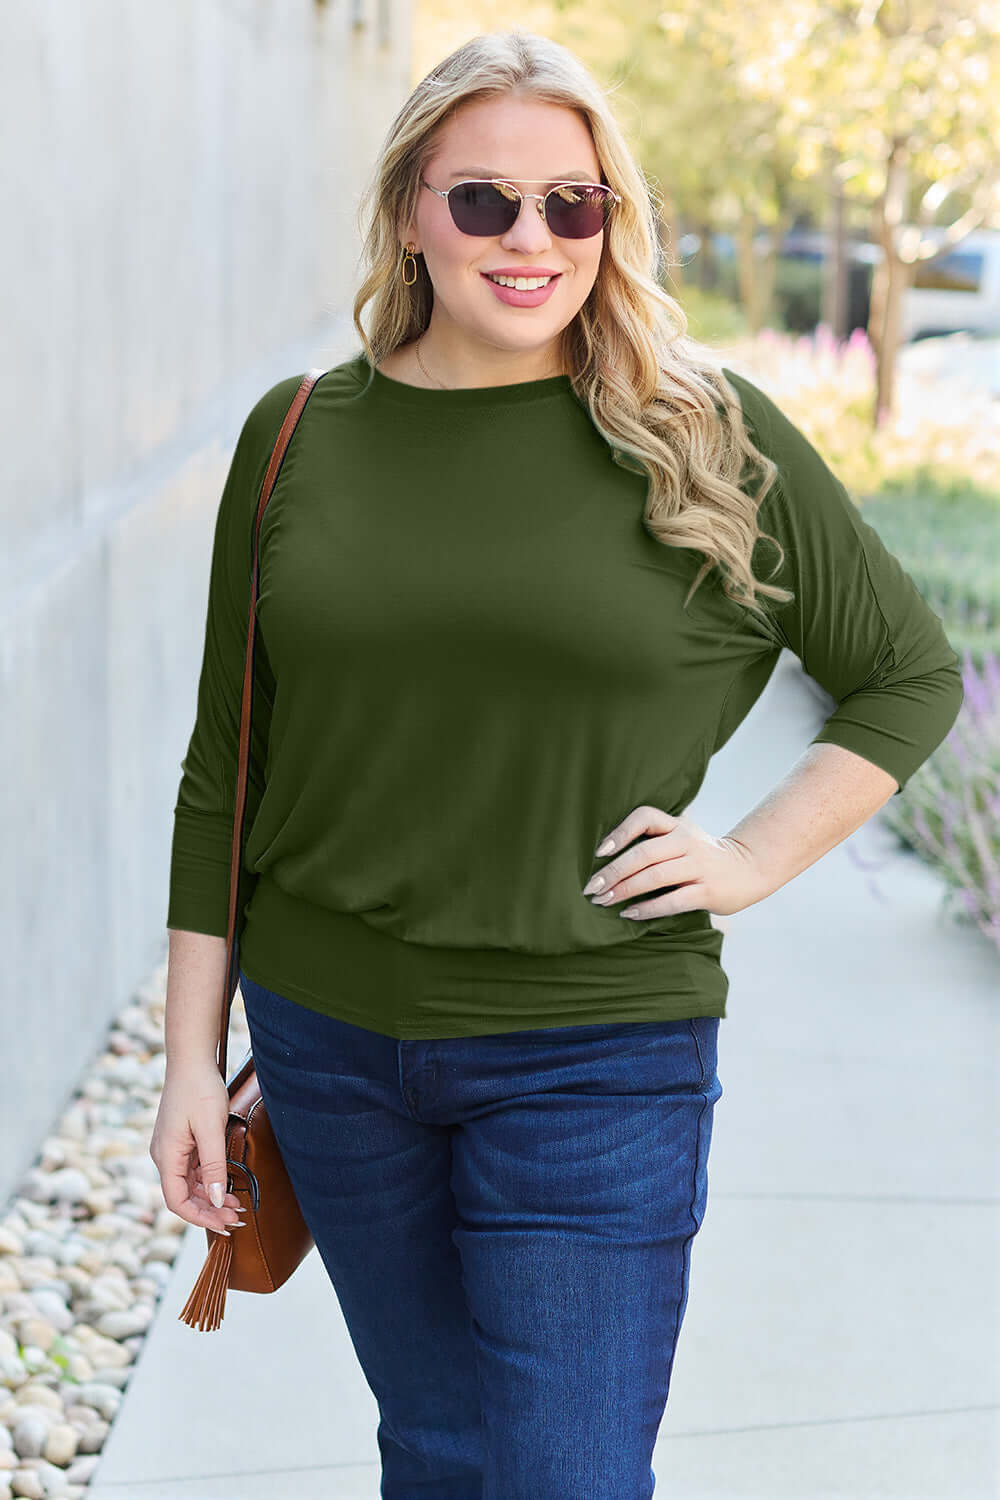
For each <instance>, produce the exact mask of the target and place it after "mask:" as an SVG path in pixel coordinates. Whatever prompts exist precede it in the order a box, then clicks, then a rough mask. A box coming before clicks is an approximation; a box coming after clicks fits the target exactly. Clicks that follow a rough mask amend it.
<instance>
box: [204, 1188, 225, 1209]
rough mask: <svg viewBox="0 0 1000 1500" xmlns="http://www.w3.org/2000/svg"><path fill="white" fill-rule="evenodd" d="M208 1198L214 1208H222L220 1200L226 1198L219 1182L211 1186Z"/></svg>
mask: <svg viewBox="0 0 1000 1500" xmlns="http://www.w3.org/2000/svg"><path fill="white" fill-rule="evenodd" d="M208 1196H209V1197H210V1198H211V1200H212V1202H213V1204H214V1205H215V1207H216V1208H221V1207H222V1200H223V1198H224V1197H225V1196H226V1190H225V1188H224V1187H223V1186H222V1183H221V1182H213V1183H212V1185H211V1187H210V1188H209V1190H208Z"/></svg>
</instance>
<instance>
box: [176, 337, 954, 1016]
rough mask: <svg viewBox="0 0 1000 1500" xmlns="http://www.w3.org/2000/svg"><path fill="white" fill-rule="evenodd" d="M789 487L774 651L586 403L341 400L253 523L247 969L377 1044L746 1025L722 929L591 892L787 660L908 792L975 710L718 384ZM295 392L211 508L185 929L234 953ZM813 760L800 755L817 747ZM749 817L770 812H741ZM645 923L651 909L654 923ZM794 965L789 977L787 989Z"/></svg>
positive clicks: (690, 915) (343, 383)
mask: <svg viewBox="0 0 1000 1500" xmlns="http://www.w3.org/2000/svg"><path fill="white" fill-rule="evenodd" d="M724 373H725V376H726V379H727V381H728V382H729V384H730V385H731V386H732V388H733V390H734V391H735V392H736V393H737V395H738V396H739V398H740V401H741V404H742V407H743V410H744V413H745V416H746V419H747V422H748V425H749V428H750V430H751V433H752V435H753V437H754V440H755V442H756V443H757V445H758V447H760V448H761V449H762V450H763V451H764V452H765V453H767V454H769V455H770V457H771V458H773V459H774V461H775V462H776V464H777V465H778V469H779V479H778V481H777V482H776V484H775V485H774V486H773V487H772V489H771V490H770V492H769V494H768V495H767V496H766V497H765V500H764V502H763V505H762V508H761V512H760V525H761V527H762V529H763V530H764V531H766V532H770V533H771V534H772V535H774V536H776V537H777V538H778V539H779V540H780V541H781V543H782V544H783V546H784V549H785V556H784V563H783V565H782V566H781V567H780V569H777V570H776V571H775V572H774V573H773V574H772V573H771V572H770V569H771V567H772V565H773V564H774V563H775V561H776V558H777V553H776V551H775V549H774V548H773V547H772V546H771V545H770V544H769V543H766V542H764V541H763V540H761V541H759V542H758V544H757V545H758V548H759V549H760V550H759V551H755V554H754V571H755V573H756V576H757V577H758V578H764V579H766V580H767V581H770V582H774V583H779V584H782V585H783V586H785V587H788V588H790V589H792V590H793V591H794V594H795V598H794V600H793V601H792V602H791V603H788V604H785V605H778V604H773V603H770V602H769V611H770V621H769V623H767V624H765V625H763V626H762V625H761V623H760V622H758V621H757V620H756V619H755V618H753V617H752V616H751V614H750V613H749V612H748V611H747V610H746V609H745V608H742V607H740V606H738V605H736V604H734V603H733V602H732V601H730V600H729V599H727V598H726V596H725V595H724V593H723V592H722V588H721V583H720V581H719V575H718V570H717V569H715V570H713V571H712V572H711V573H710V574H709V575H708V576H707V577H706V578H705V579H704V580H703V581H702V583H701V584H700V585H699V587H698V589H697V590H696V592H695V594H694V596H693V598H692V599H691V602H690V603H689V605H688V606H687V608H686V609H685V607H684V599H685V596H686V594H687V592H688V589H689V587H690V585H691V582H692V580H693V578H694V577H695V575H696V573H697V572H698V570H699V568H700V566H701V565H702V563H703V562H704V556H703V554H702V553H700V552H697V551H695V550H693V549H692V550H688V549H679V548H675V547H668V546H665V545H664V544H663V543H661V542H658V541H657V540H656V539H655V538H654V537H653V536H652V535H651V534H650V533H649V531H647V529H646V528H645V527H644V525H643V522H642V516H643V507H644V502H645V497H646V488H647V479H646V476H645V474H644V473H640V472H638V471H637V469H636V468H635V467H634V466H633V467H626V466H623V464H622V463H620V462H616V461H615V457H614V455H613V450H612V448H611V447H610V445H609V444H608V442H607V440H606V439H605V438H604V436H603V435H602V434H601V433H600V432H599V431H598V429H597V428H596V426H595V425H594V423H593V422H592V420H591V417H590V414H589V411H588V410H587V408H586V406H585V404H584V403H583V402H582V401H581V400H580V399H579V398H578V397H577V395H576V393H575V392H574V390H573V387H572V383H571V381H570V377H569V376H568V375H556V376H551V377H548V378H546V379H541V380H529V381H523V382H519V383H514V384H509V385H500V386H489V387H465V388H459V389H450V390H443V389H430V388H426V387H418V386H412V385H406V384H404V383H402V382H400V381H397V380H394V379H391V378H390V377H388V376H386V375H383V374H382V373H381V372H380V371H378V370H373V369H371V368H370V366H369V365H368V363H367V360H366V359H365V357H364V355H363V354H360V353H359V354H357V355H355V356H354V357H353V358H351V359H349V360H346V361H345V362H343V363H342V364H339V365H337V366H335V367H334V368H333V369H330V370H328V371H326V372H325V373H324V374H323V376H322V377H321V378H320V379H319V381H318V383H317V385H316V387H315V389H314V390H313V392H312V395H311V396H310V399H309V401H308V403H307V405H306V408H305V411H304V413H303V415H302V418H301V420H300V422H299V425H298V428H297V430H296V432H295V434H294V436H293V438H292V441H291V445H290V447H289V450H288V453H287V455H286V457H285V461H284V463H283V465H282V468H281V471H280V473H279V476H278V480H277V483H276V485H275V488H274V492H273V494H272V496H271V498H270V500H269V502H268V505H267V508H266V510H265V512H264V516H263V520H262V523H261V536H260V587H259V599H258V607H257V618H258V630H257V650H256V658H255V687H254V710H253V736H252V747H251V749H252V764H251V787H250V792H249V796H248V805H247V816H246V822H245V825H244V826H245V840H246V842H245V850H244V864H245V874H244V877H243V879H244V882H245V884H246V896H245V897H244V898H243V900H242V901H241V916H240V924H241V938H240V961H241V964H242V967H243V969H244V971H245V972H246V973H247V974H248V975H249V976H250V977H251V978H252V979H254V980H256V981H257V982H258V983H259V984H262V985H265V986H266V987H267V988H270V989H273V990H277V991H278V992H279V993H280V994H283V995H285V996H287V997H288V998H290V999H293V1000H296V1001H298V1002H300V1003H301V1004H303V1005H306V1006H309V1007H311V1008H312V1009H315V1010H319V1011H323V1012H326V1013H327V1014H329V1015H331V1016H334V1017H337V1018H339V1019H340V1020H343V1021H348V1022H350V1023H352V1024H354V1025H358V1026H364V1027H367V1028H369V1029H371V1030H374V1031H377V1032H381V1033H383V1034H384V1035H388V1036H392V1037H397V1038H407V1037H438V1036H439V1037H447V1036H474V1035H478V1034H485V1033H490V1032H503V1031H513V1030H521V1029H534V1028H537V1027H552V1026H568V1025H579V1024H587V1023H599V1022H612V1021H655V1020H661V1019H677V1018H683V1017H688V1016H699V1015H712V1016H724V1015H725V1001H726V994H727V990H728V979H727V976H726V974H725V971H724V970H723V968H722V966H721V963H720V954H721V948H722V933H721V931H720V930H719V929H718V928H717V927H715V926H714V925H713V923H712V920H711V916H710V914H709V913H708V912H707V911H705V910H699V911H693V912H685V913H680V914H678V915H675V916H666V917H653V918H647V919H638V920H635V919H623V918H622V917H621V916H620V915H619V911H620V909H621V907H623V906H625V905H628V904H629V903H628V902H623V903H621V905H620V906H611V907H605V908H602V907H598V906H594V905H593V904H592V902H591V901H590V899H589V897H588V896H584V895H583V894H582V891H583V887H584V885H585V884H586V883H587V881H588V880H589V878H590V876H591V875H592V874H593V873H594V872H595V871H596V870H597V869H599V868H600V866H601V864H602V863H603V860H601V859H599V858H597V857H596V856H595V850H596V848H597V846H598V844H600V843H601V841H602V840H603V838H604V837H605V835H606V834H607V832H608V831H609V830H610V829H611V828H612V827H614V825H615V824H616V823H618V822H619V821H620V820H621V819H622V818H623V817H624V816H625V814H626V813H628V812H630V811H631V810H632V808H634V807H636V806H638V805H639V804H640V803H650V804H653V805H655V806H657V807H659V808H662V809H663V810H664V811H666V812H668V813H671V814H675V815H676V814H679V813H680V812H682V811H683V810H684V808H686V807H687V806H688V804H689V803H690V802H691V800H692V798H693V797H694V795H695V793H696V792H697V791H698V788H699V787H700V786H701V783H702V780H703V778H704V775H705V771H706V768H707V766H708V763H709V760H710V758H711V756H712V755H713V753H714V752H715V751H716V750H718V749H719V747H720V746H721V745H723V744H724V743H725V742H726V740H727V739H728V738H729V737H730V735H732V733H733V731H734V730H735V729H736V728H737V726H738V725H739V724H740V723H741V722H742V720H743V719H744V718H745V717H746V715H747V714H748V712H749V711H750V709H751V708H752V706H753V704H754V703H755V702H756V701H757V699H758V698H759V696H760V694H761V692H762V691H763V688H764V686H765V684H766V683H767V681H768V678H769V677H770V675H771V673H772V671H773V669H774V667H775V664H776V662H777V660H778V658H779V655H780V653H781V650H782V648H783V647H787V648H788V649H790V650H791V651H793V652H794V653H795V655H796V656H798V657H799V658H800V659H801V661H802V662H803V664H804V666H805V669H806V670H807V672H808V673H809V674H810V675H811V676H812V677H813V678H815V679H816V680H817V681H818V682H819V683H821V684H822V685H823V687H825V688H826V689H827V690H828V691H829V693H830V694H831V695H832V697H833V699H834V701H835V703H836V705H837V706H836V708H835V710H834V711H833V712H832V713H831V714H830V716H829V718H828V719H827V720H826V723H825V724H824V725H823V727H822V728H821V729H820V731H819V732H818V733H817V734H816V735H815V736H814V737H813V738H814V741H821V742H825V743H829V744H835V745H842V746H844V747H846V748H847V749H848V750H852V751H854V752H856V753H857V754H858V755H861V756H864V757H865V758H866V759H867V760H870V761H872V762H873V763H874V764H875V765H877V766H880V767H882V768H883V769H884V770H885V771H888V772H889V773H890V774H891V775H892V776H893V777H894V778H895V779H896V782H897V784H898V785H899V786H900V787H902V786H903V785H905V783H906V781H907V779H908V778H909V777H910V776H911V775H912V774H913V772H914V771H915V770H916V769H917V767H918V766H919V765H920V764H921V762H922V761H923V760H925V759H926V757H927V756H928V755H930V753H931V751H932V750H934V749H935V747H936V746H937V745H938V744H939V743H940V741H941V740H942V739H943V738H944V737H945V735H946V734H947V733H948V731H949V729H950V728H951V726H952V723H953V722H954V720H955V717H956V715H957V713H958V710H959V706H960V704H961V701H962V681H961V672H960V668H959V663H958V660H957V658H956V655H955V652H954V651H953V650H952V648H951V646H950V645H949V642H948V640H947V639H946V637H945V634H944V631H943V629H942V626H941V622H940V620H939V618H938V616H937V615H936V614H935V613H934V612H933V611H932V610H931V609H930V608H929V607H928V605H927V604H926V603H925V602H924V600H923V599H922V597H921V595H920V594H919V592H918V590H917V588H916V586H915V585H914V583H913V581H912V580H911V578H910V577H909V575H908V574H907V573H906V572H905V571H904V570H903V568H902V567H901V566H900V564H899V562H898V561H897V560H896V559H895V558H894V557H893V556H892V554H891V553H890V552H888V551H887V550H886V548H885V547H884V546H883V544H882V543H881V541H880V540H879V537H878V535H877V533H876V532H875V531H874V530H873V529H872V528H871V527H870V526H869V525H867V524H866V522H865V521H864V520H863V519H862V517H861V514H860V513H859V511H858V509H857V507H856V506H855V505H854V503H853V502H852V501H851V499H850V497H849V495H848V494H847V492H846V490H845V488H844V486H843V485H842V484H841V483H840V481H839V480H838V479H837V478H836V477H835V476H834V475H833V474H832V473H831V471H830V469H829V468H828V467H827V465H826V464H825V463H824V461H823V459H822V458H821V457H820V455H819V453H818V452H817V451H816V449H815V448H813V447H812V446H811V444H810V443H809V442H808V441H807V440H806V438H805V437H804V436H803V434H802V433H801V432H800V431H799V430H798V429H797V428H796V427H795V426H793V424H792V423H791V422H790V421H789V420H788V419H787V418H786V417H785V416H784V415H783V414H782V412H781V411H780V410H779V408H778V407H777V406H776V405H775V404H774V402H773V401H771V400H770V399H769V398H768V397H767V396H766V395H765V394H764V393H763V392H762V391H761V390H760V389H759V388H758V387H757V386H755V385H754V384H752V383H751V382H750V381H749V380H747V379H746V378H745V377H742V376H739V375H737V374H735V373H734V372H733V371H731V370H728V369H727V370H725V372H724ZM300 379H301V376H299V375H294V376H290V377H288V378H287V379H285V380H282V381H279V382H278V384H276V385H275V386H273V387H272V388H271V389H270V390H268V391H267V392H265V394H264V395H263V396H262V397H261V399H260V400H259V401H258V402H257V404H256V405H255V406H254V408H253V410H252V411H251V412H250V414H249V416H248V418H247V420H246V422H245V424H244V426H243V429H242V431H241V433H240V436H239V440H238V443H237V446H236V451H235V454H234V456H233V459H232V464H231V467H230V470H229V475H228V479H227V481H226V484H225V487H224V490H223V493H222V497H221V501H220V504H219V509H218V517H217V522H216V531H215V542H214V549H213V555H212V564H211V580H210V591H209V598H208V612H207V622H206V631H205V645H204V658H203V663H202V668H201V677H200V682H199V687H198V701H197V716H196V718H195V723H194V728H193V731H192V734H191V738H190V743H189V746H188V750H187V754H186V756H185V758H184V760H183V762H182V766H181V770H182V775H181V780H180V786H179V791H178V796H177V805H176V810H175V821H174V837H173V848H172V858H171V868H170V890H169V909H168V913H167V925H168V926H169V927H179V928H186V929H189V930H192V931H195V932H205V933H213V934H216V935H219V936H224V935H225V932H226V918H227V911H228V891H229V863H230V849H231V839H232V814H233V804H234V797H235V777H236V758H237V748H238V730H239V714H240V694H241V688H242V679H243V663H244V654H245V649H246V634H247V618H248V614H247V611H248V606H249V590H250V569H251V562H252V535H253V519H254V516H255V514H256V508H257V503H258V498H259V494H260V489H261V485H262V482H263V478H264V471H265V469H266V466H267V462H268V459H269V456H270V452H271V448H272V445H273V443H274V440H275V437H276V435H277V432H278V429H279V427H280V425H281V422H282V419H283V417H284V415H285V412H286V410H287V408H288V405H289V402H290V401H291V399H292V396H293V395H294V393H295V391H296V388H297V387H298V384H299V381H300ZM803 748H804V746H803ZM748 810H749V809H748ZM639 899H648V897H646V896H644V897H642V898H639ZM779 958H780V956H778V957H776V961H779Z"/></svg>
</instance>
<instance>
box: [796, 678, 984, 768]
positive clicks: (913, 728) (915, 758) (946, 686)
mask: <svg viewBox="0 0 1000 1500" xmlns="http://www.w3.org/2000/svg"><path fill="white" fill-rule="evenodd" d="M963 697H964V692H963V687H962V673H961V669H960V668H959V667H958V666H957V665H956V666H953V667H952V666H947V667H941V668H939V669H937V670H935V671H933V672H928V673H926V674H925V675H924V676H922V677H910V678H906V679H905V680H904V681H901V682H897V683H894V684H893V685H892V686H891V687H880V688H866V689H865V690H864V691H862V692H857V693H851V694H849V695H848V696H847V697H846V698H845V699H844V700H843V702H842V703H841V704H840V706H839V708H838V709H837V710H836V711H835V712H834V713H833V714H831V715H830V717H829V719H827V721H826V723H825V724H824V725H823V728H822V729H821V730H820V731H819V733H818V734H816V735H814V736H813V739H812V742H811V743H812V744H814V745H817V744H826V745H841V746H842V747H843V748H844V749H845V750H853V751H854V753H855V754H856V755H862V756H864V758H865V760H870V761H871V762H872V763H873V764H874V765H876V766H879V767H880V768H881V769H882V770H883V771H887V772H888V774H889V775H890V776H893V777H895V779H896V781H897V783H898V786H897V789H896V792H895V793H894V794H893V795H894V796H898V794H899V792H901V791H902V790H903V788H904V786H905V785H906V783H907V782H908V781H909V779H910V777H911V776H912V775H913V773H914V772H915V771H916V770H918V769H919V767H920V766H922V765H923V763H924V761H925V760H927V758H928V756H930V755H931V753H932V752H933V751H934V750H936V749H937V747H938V746H939V745H940V744H941V743H942V741H943V740H944V739H945V737H946V735H947V734H948V733H949V731H950V730H951V728H952V725H953V724H954V723H955V720H956V719H957V717H958V712H959V709H960V708H961V706H962V701H963Z"/></svg>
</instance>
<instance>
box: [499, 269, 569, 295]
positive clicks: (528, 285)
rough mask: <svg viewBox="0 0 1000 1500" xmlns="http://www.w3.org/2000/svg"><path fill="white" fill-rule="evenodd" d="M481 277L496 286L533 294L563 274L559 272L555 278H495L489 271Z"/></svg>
mask: <svg viewBox="0 0 1000 1500" xmlns="http://www.w3.org/2000/svg"><path fill="white" fill-rule="evenodd" d="M480 275H481V276H483V277H484V278H485V279H486V280H487V281H492V282H493V284H494V285H495V286H506V287H510V288H511V289H512V290H514V291H522V292H533V291H541V289H542V287H544V286H548V285H549V283H550V282H553V281H557V280H558V279H559V276H560V275H561V272H558V271H557V272H556V274H555V275H554V276H494V275H492V274H491V273H490V272H489V271H482V272H480Z"/></svg>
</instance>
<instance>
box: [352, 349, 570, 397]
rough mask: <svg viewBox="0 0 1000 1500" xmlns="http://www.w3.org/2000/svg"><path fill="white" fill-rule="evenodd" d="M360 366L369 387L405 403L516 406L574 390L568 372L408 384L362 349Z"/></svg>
mask: <svg viewBox="0 0 1000 1500" xmlns="http://www.w3.org/2000/svg"><path fill="white" fill-rule="evenodd" d="M357 361H358V366H359V369H360V372H361V375H362V378H363V379H364V382H365V384H366V385H367V383H368V376H369V374H370V376H371V387H370V389H371V390H372V391H374V392H377V393H378V394H379V395H380V396H383V397H385V398H387V399H388V400H390V401H396V402H399V403H400V404H401V405H405V406H429V405H431V404H432V403H437V404H441V405H446V406H462V407H469V406H513V405H515V404H517V403H519V402H522V401H538V400H541V399H543V398H544V397H546V396H561V395H562V394H563V393H565V392H570V393H571V392H572V391H573V381H572V378H571V377H570V376H569V375H566V374H562V375H544V376H542V377H541V378H540V379H538V380H515V381H511V382H509V383H508V384H505V385H459V386H449V387H447V388H445V387H439V386H428V385H409V384H408V383H407V382H406V381H404V380H396V379H394V377H393V376H391V375H383V373H382V371H381V370H380V369H378V368H377V366H375V365H372V364H369V362H368V358H367V355H366V354H364V353H363V352H362V353H361V354H359V355H358V356H357Z"/></svg>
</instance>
